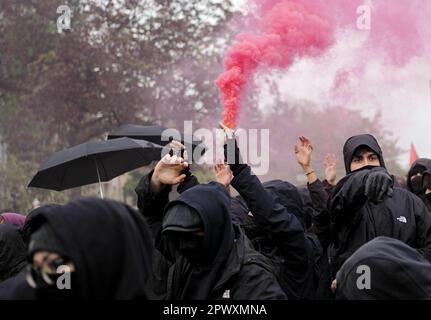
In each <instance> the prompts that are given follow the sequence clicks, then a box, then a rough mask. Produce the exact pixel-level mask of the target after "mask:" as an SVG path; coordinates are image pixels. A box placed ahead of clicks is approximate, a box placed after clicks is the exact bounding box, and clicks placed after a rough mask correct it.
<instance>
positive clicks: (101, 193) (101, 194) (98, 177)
mask: <svg viewBox="0 0 431 320" xmlns="http://www.w3.org/2000/svg"><path fill="white" fill-rule="evenodd" d="M94 163H95V164H96V171H97V179H98V180H99V192H100V197H101V198H102V199H103V190H102V183H101V182H100V173H99V166H98V165H97V160H96V157H94Z"/></svg>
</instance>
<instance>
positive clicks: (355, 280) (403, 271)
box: [336, 237, 431, 300]
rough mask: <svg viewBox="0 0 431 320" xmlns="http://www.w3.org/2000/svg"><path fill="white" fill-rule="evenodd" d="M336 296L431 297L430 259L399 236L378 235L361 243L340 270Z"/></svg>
mask: <svg viewBox="0 0 431 320" xmlns="http://www.w3.org/2000/svg"><path fill="white" fill-rule="evenodd" d="M336 296H337V299H342V300H344V299H347V300H423V299H427V300H429V299H431V263H430V262H429V261H428V260H426V259H425V258H424V257H423V256H422V255H421V254H420V253H418V252H417V250H415V249H413V248H411V247H410V246H408V245H407V244H405V243H403V242H402V241H399V240H397V239H393V238H388V237H377V238H375V239H373V240H371V241H370V242H368V243H366V244H364V245H363V246H361V247H360V248H359V249H358V250H357V251H356V252H355V253H354V254H353V255H352V256H351V257H350V258H349V259H347V260H346V262H345V263H344V264H343V266H342V267H341V269H340V271H338V273H337V289H336Z"/></svg>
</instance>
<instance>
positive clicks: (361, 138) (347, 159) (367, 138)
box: [343, 134, 386, 174]
mask: <svg viewBox="0 0 431 320" xmlns="http://www.w3.org/2000/svg"><path fill="white" fill-rule="evenodd" d="M360 146H367V147H368V148H370V149H371V150H373V151H374V152H375V153H376V154H377V156H378V157H379V160H380V166H381V167H383V168H386V166H385V161H384V159H383V152H382V149H381V148H380V146H379V143H378V142H377V140H376V138H374V137H373V136H372V135H370V134H360V135H357V136H353V137H350V138H349V139H347V141H346V143H345V144H344V147H343V155H344V166H345V168H346V174H349V173H350V172H351V170H350V163H351V162H352V159H353V155H354V153H355V151H356V149H357V148H358V147H360Z"/></svg>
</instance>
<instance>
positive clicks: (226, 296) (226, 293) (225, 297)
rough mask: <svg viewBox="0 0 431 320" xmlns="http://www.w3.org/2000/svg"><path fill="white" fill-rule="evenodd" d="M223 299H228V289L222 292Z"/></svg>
mask: <svg viewBox="0 0 431 320" xmlns="http://www.w3.org/2000/svg"><path fill="white" fill-rule="evenodd" d="M223 299H230V290H226V291H225V292H224V293H223Z"/></svg>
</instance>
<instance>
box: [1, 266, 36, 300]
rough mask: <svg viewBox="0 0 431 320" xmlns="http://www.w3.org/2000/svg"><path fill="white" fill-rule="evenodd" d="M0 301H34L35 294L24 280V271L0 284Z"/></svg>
mask: <svg viewBox="0 0 431 320" xmlns="http://www.w3.org/2000/svg"><path fill="white" fill-rule="evenodd" d="M0 300H36V293H35V291H34V289H33V288H32V287H30V286H29V285H28V283H27V281H26V280H25V269H24V270H23V271H21V272H20V273H18V274H17V275H15V276H13V277H10V278H9V279H7V280H5V281H3V282H2V283H0Z"/></svg>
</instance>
